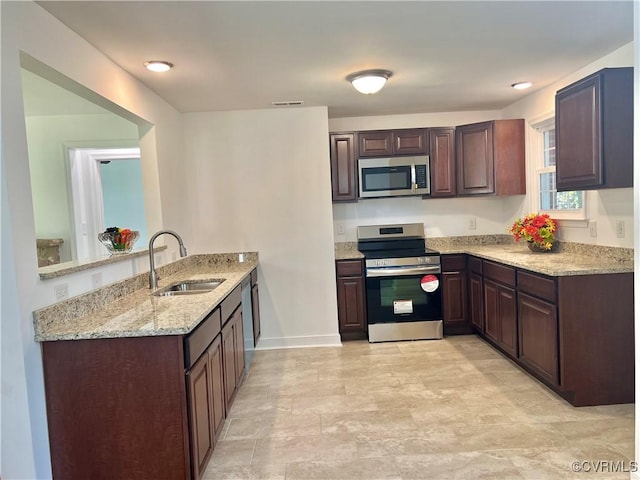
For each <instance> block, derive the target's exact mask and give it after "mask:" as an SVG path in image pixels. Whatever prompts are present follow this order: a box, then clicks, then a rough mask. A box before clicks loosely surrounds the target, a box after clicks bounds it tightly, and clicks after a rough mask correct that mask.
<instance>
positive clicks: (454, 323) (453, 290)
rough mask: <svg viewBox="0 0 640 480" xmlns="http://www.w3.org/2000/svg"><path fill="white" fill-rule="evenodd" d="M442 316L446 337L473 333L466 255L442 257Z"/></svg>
mask: <svg viewBox="0 0 640 480" xmlns="http://www.w3.org/2000/svg"><path fill="white" fill-rule="evenodd" d="M440 263H441V265H442V310H443V312H442V315H443V320H444V322H443V323H444V333H445V335H455V334H460V333H471V331H472V330H471V327H470V325H469V319H468V304H467V262H466V259H465V256H464V255H441V256H440Z"/></svg>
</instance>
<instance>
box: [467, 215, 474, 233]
mask: <svg viewBox="0 0 640 480" xmlns="http://www.w3.org/2000/svg"><path fill="white" fill-rule="evenodd" d="M467 228H468V229H469V230H475V229H476V217H469V219H468V220H467Z"/></svg>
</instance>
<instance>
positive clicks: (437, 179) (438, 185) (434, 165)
mask: <svg viewBox="0 0 640 480" xmlns="http://www.w3.org/2000/svg"><path fill="white" fill-rule="evenodd" d="M455 162H456V158H455V128H453V127H451V128H430V129H429V164H430V165H429V169H430V174H431V196H432V197H453V196H455V194H456V168H455Z"/></svg>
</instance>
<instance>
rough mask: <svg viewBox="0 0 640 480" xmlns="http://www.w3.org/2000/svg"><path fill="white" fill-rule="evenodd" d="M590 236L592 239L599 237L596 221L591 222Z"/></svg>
mask: <svg viewBox="0 0 640 480" xmlns="http://www.w3.org/2000/svg"><path fill="white" fill-rule="evenodd" d="M589 235H591V236H592V237H597V236H598V226H597V224H596V221H595V220H589Z"/></svg>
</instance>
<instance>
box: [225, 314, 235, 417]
mask: <svg viewBox="0 0 640 480" xmlns="http://www.w3.org/2000/svg"><path fill="white" fill-rule="evenodd" d="M234 343H235V335H234V328H233V319H230V320H229V321H228V322H227V324H226V325H225V326H224V327H222V364H223V367H224V396H225V409H226V411H229V407H230V406H231V399H232V398H233V395H234V394H235V393H236V350H235V347H234Z"/></svg>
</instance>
